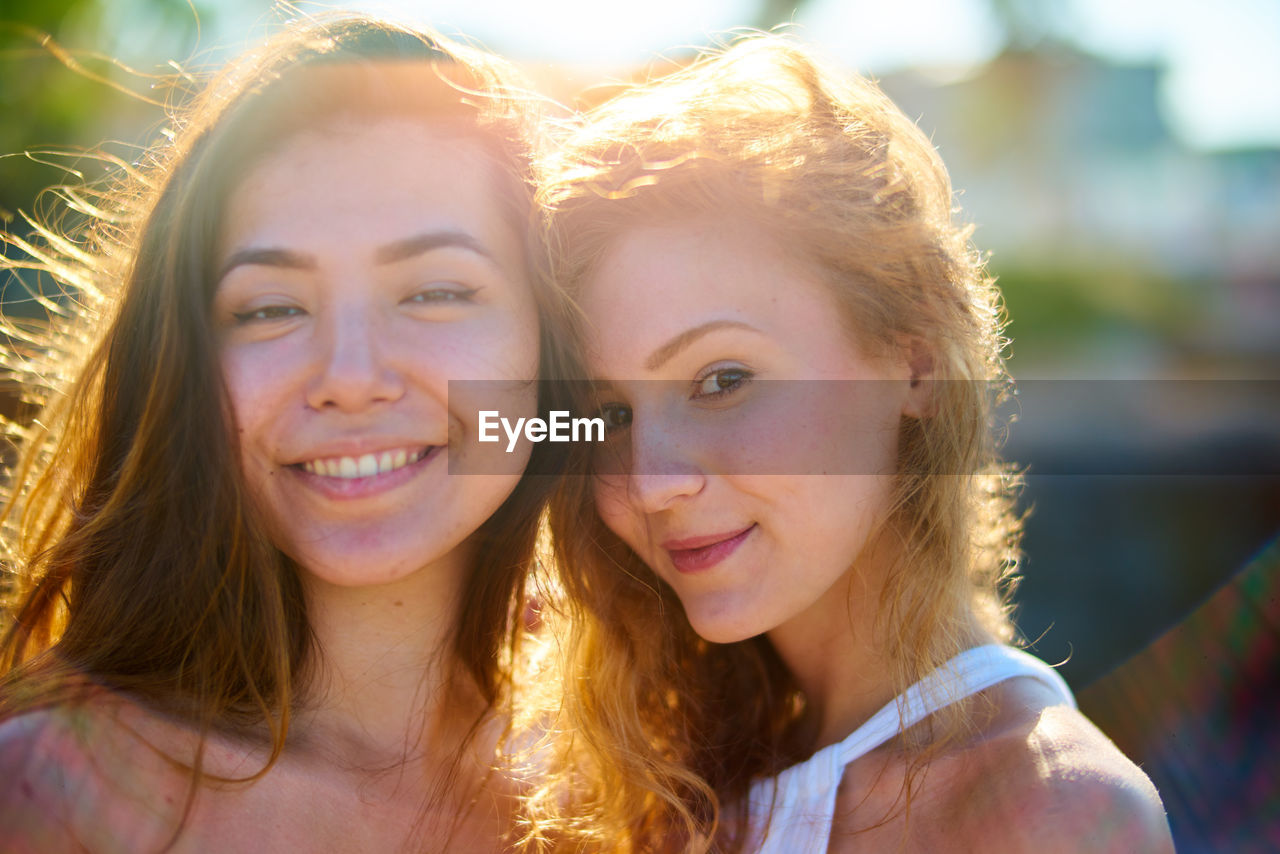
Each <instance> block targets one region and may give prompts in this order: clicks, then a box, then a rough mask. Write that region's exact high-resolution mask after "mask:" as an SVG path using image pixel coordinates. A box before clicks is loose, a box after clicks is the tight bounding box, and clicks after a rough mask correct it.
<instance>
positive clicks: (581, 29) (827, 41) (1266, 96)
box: [219, 0, 1280, 149]
mask: <svg viewBox="0 0 1280 854" xmlns="http://www.w3.org/2000/svg"><path fill="white" fill-rule="evenodd" d="M237 2H238V4H239V8H240V9H242V10H243V11H242V12H240V13H238V14H225V15H220V17H221V20H220V21H219V23H220V29H225V30H226V31H227V32H228V33H233V32H236V31H238V32H239V33H240V34H241V37H243V33H245V32H247V31H248V30H249V29H250V28H251V26H252V23H253V21H254V20H255V19H258V18H261V17H262V14H263V13H262V12H261V10H262V8H263V4H262V3H261V2H255V0H233V4H234V3H237ZM233 4H228V5H233ZM220 5H221V4H220ZM320 5H325V4H309V6H320ZM332 5H335V6H340V7H342V8H358V9H365V10H370V11H377V12H382V13H386V14H390V15H392V16H395V17H399V18H407V19H410V20H415V21H423V22H426V23H430V24H431V25H433V26H435V27H436V28H438V29H440V30H443V31H444V32H446V33H453V32H461V33H465V34H467V35H468V36H470V37H472V38H474V39H477V40H478V41H480V42H481V43H482V44H484V45H485V46H487V47H489V48H490V49H492V50H494V51H497V52H498V53H501V54H503V55H505V56H508V57H509V58H511V59H514V60H518V61H522V62H526V63H535V64H538V63H557V64H563V65H570V66H578V67H582V68H588V69H593V70H598V72H599V73H600V74H601V75H602V76H604V75H607V74H608V73H609V72H610V71H615V72H620V71H622V70H625V69H628V68H631V67H634V66H635V65H637V64H640V63H644V62H646V61H647V60H649V59H652V58H653V57H655V56H658V55H660V54H662V53H663V52H664V51H668V50H670V49H673V48H678V47H680V46H687V45H701V44H706V43H707V41H708V35H709V34H716V33H725V32H726V31H729V30H731V29H733V28H734V27H738V26H743V25H745V24H747V23H749V22H751V21H752V20H753V19H754V17H755V15H756V11H757V7H758V5H759V3H758V2H756V0H645V2H644V3H635V2H631V3H620V2H612V1H611V0H350V2H342V3H335V4H332ZM1043 5H1044V6H1045V8H1047V9H1054V10H1055V14H1057V15H1058V16H1060V17H1059V23H1060V26H1061V28H1062V30H1063V31H1064V32H1065V34H1066V35H1067V37H1068V38H1070V39H1071V40H1072V41H1074V42H1075V43H1076V44H1078V45H1079V46H1081V47H1083V48H1085V49H1087V50H1091V51H1094V52H1097V53H1101V54H1103V55H1106V56H1108V57H1110V58H1113V59H1115V60H1117V61H1120V62H1129V63H1147V62H1158V63H1161V64H1163V65H1164V66H1165V69H1166V70H1165V73H1164V75H1163V79H1162V83H1161V97H1162V104H1161V108H1162V111H1163V113H1164V115H1165V117H1166V119H1167V120H1168V122H1169V124H1170V126H1171V128H1172V130H1173V131H1174V133H1175V135H1177V136H1178V137H1180V138H1181V139H1182V140H1183V141H1184V142H1186V143H1188V144H1189V145H1192V146H1193V147H1196V148H1201V149H1216V148H1233V147H1243V146H1250V145H1269V146H1280V0H1044V4H1043ZM223 8H224V9H225V7H223ZM304 8H306V7H304ZM220 12H221V10H220ZM795 25H796V26H795V28H794V32H795V33H796V34H797V35H799V36H800V37H801V38H803V39H805V40H808V41H811V42H813V43H815V44H817V45H818V46H819V47H821V48H822V49H823V50H825V51H826V52H827V53H828V54H830V55H832V56H834V57H836V58H837V59H839V60H841V61H843V62H845V63H846V64H848V65H849V66H850V67H852V68H856V69H858V70H860V71H863V72H865V73H871V74H885V73H888V72H892V71H897V70H901V69H904V68H909V67H924V68H937V69H945V70H948V71H950V72H951V73H958V72H960V71H962V70H963V69H964V68H966V67H971V66H973V65H976V64H980V63H981V62H983V61H984V60H986V59H988V58H990V57H991V56H992V55H993V54H994V53H996V52H997V51H998V50H999V49H1000V47H1001V43H1002V33H1001V30H1000V27H999V24H998V22H997V20H996V19H995V18H994V17H993V15H992V14H991V9H990V2H989V0H895V2H891V3H890V2H885V0H810V2H809V3H807V4H806V5H805V7H804V9H803V11H802V13H801V14H800V15H799V16H798V17H797V18H796V20H795ZM231 38H234V36H231Z"/></svg>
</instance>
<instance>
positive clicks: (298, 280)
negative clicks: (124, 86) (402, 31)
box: [213, 117, 538, 585]
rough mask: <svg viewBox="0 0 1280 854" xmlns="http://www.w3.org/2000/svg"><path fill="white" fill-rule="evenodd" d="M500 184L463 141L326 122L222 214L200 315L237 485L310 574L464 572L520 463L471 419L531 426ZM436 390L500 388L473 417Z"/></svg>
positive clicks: (363, 580)
mask: <svg viewBox="0 0 1280 854" xmlns="http://www.w3.org/2000/svg"><path fill="white" fill-rule="evenodd" d="M496 173H497V168H496V167H495V166H494V165H493V164H492V163H491V161H490V160H489V158H488V157H487V155H486V154H485V151H484V149H483V147H482V146H481V144H480V143H479V142H478V141H476V140H475V139H474V138H469V137H467V136H465V135H461V134H458V133H449V132H447V131H446V130H445V129H442V128H440V127H438V126H433V125H432V124H429V123H428V122H426V121H423V120H416V119H412V118H394V117H389V118H384V119H380V120H375V121H373V122H368V121H365V122H355V121H343V120H335V121H334V122H333V123H331V124H330V125H328V126H325V127H323V128H320V129H317V130H313V131H305V132H302V133H300V134H298V135H296V136H294V137H292V138H289V139H287V140H286V141H285V143H284V144H282V145H280V146H279V147H277V148H276V149H274V150H273V151H272V152H271V153H270V154H269V155H267V156H266V157H264V158H263V159H262V160H261V161H259V162H258V163H257V165H256V166H254V168H252V169H251V170H250V171H249V172H248V173H247V174H246V175H245V177H244V179H243V181H242V182H241V183H240V184H239V186H238V187H237V188H236V189H235V191H234V192H233V193H232V195H231V197H230V199H229V201H228V204H227V207H226V213H225V217H224V226H223V231H222V234H221V241H220V246H221V252H220V259H221V270H222V271H223V272H222V276H221V278H220V280H219V282H218V285H217V289H216V291H215V294H214V300H213V317H214V322H215V323H216V324H217V327H218V331H219V338H220V342H221V344H220V346H221V361H222V369H223V374H224V377H225V380H226V385H227V389H228V392H229V394H230V398H231V403H232V406H233V410H234V414H235V421H236V427H237V430H238V436H239V443H240V456H241V460H242V466H243V472H244V477H245V481H246V483H247V485H248V488H249V490H250V492H251V494H252V495H253V497H254V500H255V503H256V506H257V507H258V509H259V510H260V511H262V512H264V513H265V514H266V515H267V518H268V521H269V523H270V525H271V527H272V529H273V530H274V532H275V538H276V540H277V545H278V546H279V547H280V548H281V549H282V550H283V551H284V552H286V553H287V554H289V555H290V556H291V557H293V558H294V559H295V560H296V561H297V562H298V563H299V564H300V565H301V566H302V567H303V568H304V569H305V570H306V571H307V572H309V573H310V574H312V575H313V576H315V577H318V578H321V579H324V580H326V581H328V582H330V583H334V584H339V585H364V584H378V583H387V582H392V581H396V580H398V579H401V578H403V577H405V576H406V575H408V574H411V573H413V572H415V571H417V570H419V569H422V568H424V567H427V566H430V565H433V564H437V563H441V562H445V563H449V564H450V565H451V566H452V568H453V569H455V570H456V571H463V570H464V569H465V563H466V562H465V549H462V548H460V546H462V545H463V544H464V543H465V541H466V540H467V538H468V537H469V536H470V535H471V534H473V533H474V532H475V531H476V529H477V528H478V527H479V526H480V525H481V524H482V523H483V522H484V521H485V520H486V519H488V517H489V516H490V515H491V514H492V513H493V512H494V510H496V509H497V508H498V507H499V506H500V505H501V504H502V502H503V501H504V500H505V499H506V498H507V496H508V495H509V494H510V493H511V491H512V490H513V489H514V487H515V485H516V483H517V481H518V479H519V475H518V474H517V473H512V472H516V471H518V470H519V468H520V466H522V465H523V460H519V461H517V463H516V464H514V465H513V464H512V462H511V461H509V460H507V461H504V463H503V464H502V465H500V466H499V465H494V464H493V462H492V461H486V460H485V459H483V454H481V453H480V452H479V451H478V449H479V448H485V449H486V452H488V450H487V449H490V448H493V447H494V446H492V445H488V446H478V445H476V444H475V437H476V430H477V420H478V410H479V409H480V408H484V406H488V407H489V408H496V409H500V410H501V411H502V412H503V414H504V415H507V414H508V413H509V414H510V415H511V416H512V417H513V418H514V417H519V416H526V417H527V416H531V415H533V414H535V410H536V391H535V389H534V386H533V384H532V383H530V382H528V381H529V380H532V379H533V378H534V377H535V376H536V374H537V367H538V332H537V330H538V321H537V312H536V308H535V303H534V297H533V294H532V292H531V290H530V286H529V282H528V280H527V275H526V272H525V265H524V256H523V252H522V249H521V246H522V243H521V236H520V235H519V233H518V232H517V231H516V229H515V228H514V227H513V226H512V225H511V224H509V223H508V221H507V220H506V219H504V218H503V216H502V200H501V197H500V196H499V192H500V190H499V187H500V184H499V182H498V180H497V179H496ZM449 380H505V381H512V382H510V383H509V384H506V385H503V388H504V389H505V390H504V391H503V392H502V393H500V394H499V395H498V398H497V399H495V400H489V401H485V403H484V404H483V405H481V404H479V403H477V402H475V401H470V400H468V399H466V398H465V397H462V396H459V395H457V394H455V395H454V397H453V399H451V398H450V395H449V386H448V382H449ZM485 387H486V388H487V389H488V390H490V391H492V389H493V388H494V384H485ZM499 453H501V451H499ZM518 453H519V452H518ZM523 453H525V454H526V455H527V447H526V448H525V449H524V450H523ZM469 471H504V472H508V473H507V474H484V475H481V474H468V472H469ZM451 472H452V473H451Z"/></svg>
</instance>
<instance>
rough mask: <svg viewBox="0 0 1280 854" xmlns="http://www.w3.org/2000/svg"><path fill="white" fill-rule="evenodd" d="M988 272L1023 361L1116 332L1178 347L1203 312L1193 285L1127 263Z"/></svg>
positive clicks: (1014, 346) (1111, 337)
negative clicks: (1002, 302)
mask: <svg viewBox="0 0 1280 854" xmlns="http://www.w3.org/2000/svg"><path fill="white" fill-rule="evenodd" d="M992 272H993V274H995V275H996V276H997V282H998V283H999V285H1000V291H1001V293H1002V295H1003V298H1004V304H1005V310H1006V312H1007V315H1008V317H1009V325H1008V328H1007V330H1006V334H1007V335H1008V337H1009V338H1011V339H1012V340H1013V342H1014V343H1013V350H1014V353H1015V354H1016V355H1018V356H1020V357H1022V359H1023V360H1026V359H1028V358H1035V359H1036V360H1037V361H1039V360H1040V359H1043V358H1046V357H1049V356H1052V355H1055V354H1057V353H1060V352H1061V351H1063V350H1068V349H1072V348H1075V347H1080V346H1081V345H1082V342H1088V341H1096V340H1098V339H1114V338H1119V337H1123V338H1128V339H1133V340H1149V341H1153V342H1154V341H1160V342H1163V344H1164V346H1174V347H1177V346H1178V344H1179V342H1181V341H1184V340H1185V339H1186V338H1187V336H1188V335H1189V334H1190V333H1192V332H1193V331H1194V328H1195V323H1196V319H1197V317H1199V316H1200V314H1201V313H1202V311H1203V305H1202V303H1203V295H1202V294H1200V293H1199V291H1200V290H1201V289H1200V288H1197V287H1196V286H1195V285H1196V283H1194V282H1190V281H1187V280H1184V279H1173V278H1169V277H1167V276H1164V275H1161V274H1160V273H1159V272H1157V271H1155V270H1153V269H1151V268H1150V267H1147V266H1143V265H1140V264H1135V263H1132V262H1131V263H1127V264H1125V263H1115V264H1109V265H1099V266H1090V265H1087V264H1081V263H1076V264H1061V263H1060V264H1040V265H1036V266H1031V265H1027V266H1021V265H1019V266H1013V267H1007V268H995V269H993V270H992Z"/></svg>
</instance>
